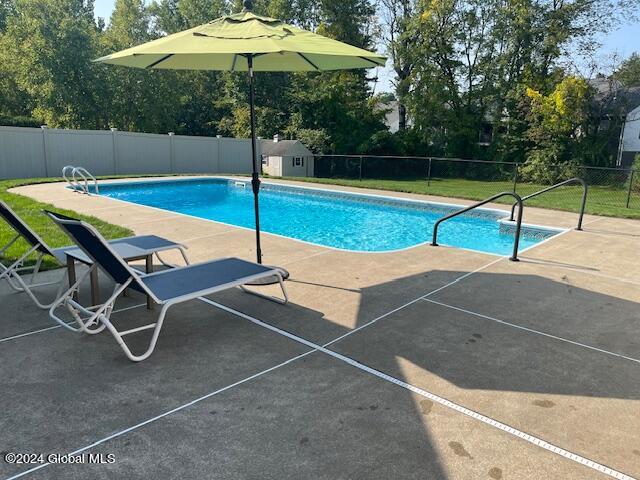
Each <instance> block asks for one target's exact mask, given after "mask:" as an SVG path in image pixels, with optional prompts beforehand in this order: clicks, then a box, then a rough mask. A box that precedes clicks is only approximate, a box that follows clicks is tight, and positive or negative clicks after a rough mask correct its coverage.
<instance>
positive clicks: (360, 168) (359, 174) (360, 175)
mask: <svg viewBox="0 0 640 480" xmlns="http://www.w3.org/2000/svg"><path fill="white" fill-rule="evenodd" d="M358 177H359V179H360V181H362V155H360V164H359V165H358Z"/></svg>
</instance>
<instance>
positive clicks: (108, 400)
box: [0, 182, 640, 480]
mask: <svg viewBox="0 0 640 480" xmlns="http://www.w3.org/2000/svg"><path fill="white" fill-rule="evenodd" d="M288 183H292V182H288ZM307 185H308V184H307ZM323 188H335V189H337V190H349V189H347V188H340V187H328V186H323ZM14 191H15V192H16V193H20V194H23V195H27V196H30V197H32V198H35V199H37V200H39V201H44V202H48V203H51V204H53V205H55V206H57V207H64V208H70V209H73V210H75V211H77V212H81V213H84V214H89V215H93V216H95V217H98V218H100V219H103V220H105V221H108V222H111V223H115V224H119V225H123V226H127V227H130V228H131V229H132V230H134V231H135V233H136V234H156V235H161V236H164V237H166V238H169V239H172V240H175V241H179V242H183V243H185V244H186V245H187V246H188V247H189V250H188V253H189V256H190V258H191V260H192V261H193V262H198V261H203V260H208V259H212V258H217V257H224V256H238V257H241V258H246V259H249V260H253V259H254V257H255V251H254V248H255V245H254V236H253V233H252V232H251V231H248V230H244V229H240V228H236V227H232V226H227V225H222V224H218V223H214V222H211V221H206V220H199V219H195V218H189V217H185V216H182V215H178V214H174V213H171V212H166V211H160V210H156V209H152V208H147V207H142V206H135V205H126V204H123V203H121V202H117V201H114V200H112V199H108V198H102V197H95V196H92V197H86V196H85V197H80V196H79V195H78V194H74V193H72V192H71V191H69V190H67V189H65V188H63V185H62V184H42V185H32V186H27V187H21V188H18V189H15V190H14ZM372 193H378V194H383V195H392V196H399V197H407V198H425V197H423V196H418V195H411V194H395V193H390V192H376V191H372ZM432 199H433V198H432ZM437 200H440V201H442V200H445V201H449V202H450V201H451V200H450V199H442V198H439V199H437ZM456 203H460V204H465V203H469V202H465V201H462V200H461V201H459V202H458V201H456ZM496 208H503V209H505V207H504V206H496ZM525 221H527V222H530V223H537V224H542V225H550V226H557V227H564V228H571V227H574V226H575V224H576V221H577V215H576V214H572V213H565V212H555V211H548V210H540V209H533V208H531V209H528V210H527V211H526V214H525ZM584 225H585V227H584V231H582V232H578V231H568V232H566V233H563V234H561V235H559V236H557V237H554V238H553V239H551V240H550V241H548V242H546V243H543V244H541V245H539V246H536V247H534V248H533V249H531V250H528V251H526V252H524V253H523V254H522V257H521V261H520V262H518V263H514V262H510V261H508V260H507V259H505V258H502V257H497V256H493V255H487V254H482V253H475V252H470V251H464V250H460V249H454V248H447V247H438V248H436V247H430V246H419V247H416V248H414V249H411V250H405V251H401V252H395V253H384V254H381V253H374V254H364V253H352V252H344V251H337V250H331V249H328V248H324V247H320V246H314V245H309V244H305V243H301V242H298V241H295V240H290V239H286V238H282V237H276V236H272V235H268V234H265V235H264V236H263V253H264V256H265V262H266V263H269V264H274V265H280V266H283V267H285V268H287V269H288V270H289V271H290V272H291V280H290V281H289V282H287V288H288V291H289V295H290V301H291V303H290V304H289V305H287V306H279V305H275V304H271V303H270V302H265V301H264V300H261V299H259V298H255V297H253V296H250V295H246V294H244V293H243V292H241V291H240V290H234V291H228V292H225V293H223V294H219V295H215V296H212V297H211V300H212V301H214V302H216V303H218V304H220V305H222V306H224V308H226V309H227V311H224V310H221V309H220V308H215V307H214V306H212V305H210V304H207V303H204V302H202V301H193V302H190V303H188V304H185V305H182V306H177V307H175V308H174V309H172V310H170V311H169V314H168V317H167V320H166V323H165V326H164V328H163V331H162V333H161V336H160V340H159V342H158V347H157V349H156V351H155V353H154V354H153V355H152V356H151V357H150V358H149V359H148V360H146V361H144V362H142V363H139V364H134V363H131V362H129V361H128V360H127V359H126V357H125V356H124V355H123V353H122V351H121V350H120V348H119V347H118V345H117V344H116V343H115V341H114V339H113V337H111V336H110V335H109V334H108V333H103V334H100V335H97V336H92V337H88V336H82V335H74V334H72V333H71V332H68V331H64V330H63V329H62V328H59V327H56V326H54V324H53V323H52V322H51V321H50V320H49V318H48V315H47V313H46V312H43V311H40V310H37V309H36V308H35V307H34V306H33V305H32V304H31V303H30V302H29V300H28V299H27V298H26V296H23V295H16V294H14V293H11V291H10V290H9V288H8V287H7V285H6V284H4V283H2V284H0V302H2V307H3V312H5V313H3V316H2V318H1V320H0V364H1V365H2V369H1V372H2V373H1V374H2V385H3V388H2V391H3V395H2V396H0V410H1V411H2V416H1V417H0V431H2V432H3V433H2V439H1V441H0V451H1V452H3V455H4V453H7V452H15V453H18V452H20V453H43V454H45V456H46V455H48V454H66V453H71V452H76V453H81V452H84V453H102V454H105V455H106V454H114V455H115V462H114V463H109V464H87V463H84V464H77V465H69V464H51V465H46V462H45V463H43V464H33V465H15V464H8V463H6V462H0V475H1V476H2V477H3V478H18V477H19V476H20V475H21V474H25V475H24V478H43V479H76V478H77V479H85V478H95V479H107V478H108V479H111V478H127V479H147V478H153V477H155V478H159V479H165V478H180V479H191V478H193V479H202V478H216V479H218V478H221V479H227V478H228V479H238V478H260V479H285V478H292V479H297V478H314V479H390V478H398V479H414V478H415V479H484V478H486V479H490V480H501V479H505V480H506V479H519V478H527V479H548V478H562V479H588V478H619V479H628V478H640V328H638V327H639V325H640V262H639V261H638V252H639V247H640V222H638V221H632V220H623V219H612V218H606V217H593V216H587V217H585V222H584ZM174 260H175V261H176V263H178V262H179V259H178V258H177V257H176V258H175V259H174ZM56 275H60V272H59V271H53V272H45V273H43V274H42V276H43V278H44V277H47V278H52V277H54V276H56ZM101 285H102V288H103V289H104V290H105V293H106V291H107V290H108V289H109V288H110V286H109V284H108V281H107V280H106V279H104V280H103V281H102V282H101ZM87 290H88V289H87ZM262 290H263V291H270V287H267V288H263V289H262ZM46 293H47V292H46V291H43V295H45V296H46ZM49 293H50V294H52V293H53V289H52V290H51V291H50V292H49ZM82 293H84V294H85V295H86V294H88V292H82ZM274 293H275V290H274ZM116 308H119V309H124V310H122V311H120V312H118V313H116V314H115V315H114V319H116V320H117V321H118V322H121V324H122V325H129V324H130V325H131V326H135V325H137V324H140V323H141V322H142V321H144V319H148V318H149V317H150V316H153V315H155V314H157V312H156V311H147V310H146V309H145V308H144V298H142V297H141V296H140V295H138V294H135V293H132V294H131V295H130V296H128V297H126V298H124V299H123V300H122V301H121V302H120V303H119V304H118V305H117V306H116ZM231 311H233V312H236V313H241V314H242V316H238V315H237V314H233V312H231ZM147 335H148V333H145V332H141V333H139V334H138V335H137V336H136V338H135V339H134V340H139V346H140V348H142V345H143V344H144V343H145V341H146V338H147ZM134 343H135V342H134Z"/></svg>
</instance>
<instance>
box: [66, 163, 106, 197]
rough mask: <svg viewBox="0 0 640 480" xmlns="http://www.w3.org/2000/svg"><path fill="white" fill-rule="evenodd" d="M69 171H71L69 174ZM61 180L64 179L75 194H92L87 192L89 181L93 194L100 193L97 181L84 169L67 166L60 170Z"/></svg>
mask: <svg viewBox="0 0 640 480" xmlns="http://www.w3.org/2000/svg"><path fill="white" fill-rule="evenodd" d="M69 171H71V173H70V174H69ZM62 178H64V179H65V181H66V182H67V183H68V184H69V185H70V186H71V188H72V189H73V190H74V191H75V192H78V193H84V194H86V195H90V194H91V193H92V192H91V191H90V190H89V181H91V182H92V183H93V188H94V192H93V193H100V190H99V188H98V180H97V179H96V177H94V176H93V175H91V173H89V170H87V169H86V168H84V167H74V166H73V165H67V166H65V167H64V168H63V169H62Z"/></svg>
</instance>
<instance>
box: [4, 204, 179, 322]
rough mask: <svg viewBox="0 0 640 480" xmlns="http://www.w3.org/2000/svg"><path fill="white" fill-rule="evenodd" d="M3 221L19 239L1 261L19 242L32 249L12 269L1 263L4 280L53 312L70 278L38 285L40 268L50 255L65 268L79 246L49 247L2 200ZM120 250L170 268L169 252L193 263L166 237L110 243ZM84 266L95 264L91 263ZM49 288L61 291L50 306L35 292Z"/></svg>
mask: <svg viewBox="0 0 640 480" xmlns="http://www.w3.org/2000/svg"><path fill="white" fill-rule="evenodd" d="M0 217H2V218H4V219H5V221H6V222H7V223H8V224H9V225H10V226H11V228H12V229H13V230H14V231H15V232H16V235H15V237H13V238H12V239H11V240H10V241H9V243H7V244H6V245H5V246H4V247H2V248H0V257H1V256H2V255H3V254H4V252H6V251H7V250H8V249H9V247H11V245H13V244H14V243H15V242H17V241H18V240H19V239H20V238H22V239H24V240H25V241H26V242H27V243H28V244H29V246H30V248H28V249H27V251H26V252H25V253H24V254H23V255H22V256H21V257H20V258H18V259H17V260H16V261H14V262H13V263H11V264H9V265H5V264H3V263H2V262H1V261H0V280H3V279H4V280H6V281H7V282H8V284H9V285H10V286H11V288H12V289H13V290H15V291H17V292H24V293H26V294H27V295H28V296H29V297H30V298H31V300H33V302H34V303H35V304H36V305H37V306H38V307H39V308H42V309H44V310H46V309H48V308H50V307H51V306H52V305H53V304H54V302H55V300H57V299H58V298H60V295H61V294H62V291H63V289H64V287H65V279H66V278H67V271H66V270H65V273H64V274H63V275H62V277H61V278H60V279H59V280H56V281H53V282H45V283H38V284H36V283H34V282H35V279H36V275H37V274H38V272H39V271H40V267H41V266H42V261H43V259H44V257H45V256H46V255H49V256H51V257H53V258H54V259H56V260H57V261H58V262H59V263H60V264H61V265H65V264H66V262H67V252H70V251H73V250H75V251H77V250H78V247H76V246H75V245H73V246H68V247H61V248H51V247H49V245H47V244H46V243H45V241H44V240H43V239H42V238H40V236H39V235H38V234H37V233H36V232H34V231H33V230H32V229H31V228H30V227H29V225H27V224H26V223H25V222H24V221H23V220H22V219H21V218H20V217H19V216H18V215H17V214H16V213H15V212H14V211H13V210H11V208H10V207H9V206H8V205H7V204H6V203H4V202H3V201H1V200H0ZM109 243H110V244H111V245H113V246H114V247H115V248H116V249H119V250H122V251H123V252H124V251H125V249H129V250H130V249H131V248H137V249H139V250H140V251H144V252H147V253H149V252H152V253H153V254H155V255H156V256H157V257H158V259H159V260H160V261H161V262H162V263H163V264H165V265H166V262H164V260H163V259H162V258H161V257H160V255H159V254H160V252H166V251H168V250H176V249H177V250H178V251H179V252H180V253H181V254H182V258H183V259H184V261H185V263H186V264H189V259H188V258H187V254H186V251H185V248H186V247H185V246H184V245H181V244H179V243H176V242H172V241H171V240H167V239H165V238H162V237H157V236H155V235H142V236H137V237H127V238H119V239H117V240H112V241H111V242H109ZM32 255H35V256H36V261H35V264H34V265H33V266H24V262H25V261H26V260H27V259H28V258H29V257H30V256H32ZM84 263H89V264H90V263H91V262H89V261H87V262H84ZM92 269H93V267H92V266H90V268H89V269H88V270H87V271H86V272H85V273H84V274H83V275H82V276H81V277H80V279H79V281H78V282H76V284H77V285H80V284H81V283H82V281H83V280H84V279H85V278H86V277H87V276H88V275H89V274H90V273H91V271H92ZM24 272H27V273H28V272H31V273H30V275H29V276H30V278H29V279H26V278H24V277H23V274H24ZM49 285H58V290H57V292H56V295H55V299H54V300H53V301H52V302H50V303H44V302H42V301H40V300H39V299H38V298H37V297H36V295H35V292H34V291H33V290H34V289H35V288H38V287H44V286H49Z"/></svg>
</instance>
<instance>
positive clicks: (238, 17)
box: [96, 0, 386, 263]
mask: <svg viewBox="0 0 640 480" xmlns="http://www.w3.org/2000/svg"><path fill="white" fill-rule="evenodd" d="M251 8H252V2H251V1H249V0H245V1H244V9H243V11H242V12H241V13H238V14H235V15H228V16H224V17H221V18H219V19H217V20H213V21H211V22H209V23H206V24H204V25H200V26H199V27H195V28H191V29H189V30H185V31H183V32H179V33H175V34H173V35H168V36H166V37H163V38H159V39H157V40H153V41H151V42H147V43H144V44H142V45H138V46H137V47H133V48H128V49H126V50H122V51H120V52H116V53H113V54H111V55H107V56H105V57H102V58H99V59H97V60H96V61H97V62H103V63H110V64H114V65H123V66H127V67H136V68H148V69H172V70H225V71H232V72H248V73H249V104H250V111H251V149H252V157H253V158H252V162H251V163H252V172H253V173H252V180H251V185H252V187H253V195H254V207H255V222H256V255H257V260H258V263H262V252H261V248H260V210H259V203H258V194H259V191H260V178H259V175H258V163H257V158H256V133H255V104H254V86H253V72H254V71H262V72H316V71H324V70H346V69H356V68H371V67H380V66H384V64H385V62H386V58H385V57H384V56H382V55H378V54H376V53H372V52H369V51H367V50H363V49H361V48H357V47H354V46H352V45H347V44H346V43H342V42H338V41H336V40H332V39H330V38H327V37H323V36H322V35H318V34H315V33H312V32H308V31H306V30H303V29H301V28H298V27H295V26H293V25H288V24H286V23H284V22H282V21H280V20H277V19H275V18H269V17H263V16H260V15H256V14H254V13H252V12H251Z"/></svg>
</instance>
